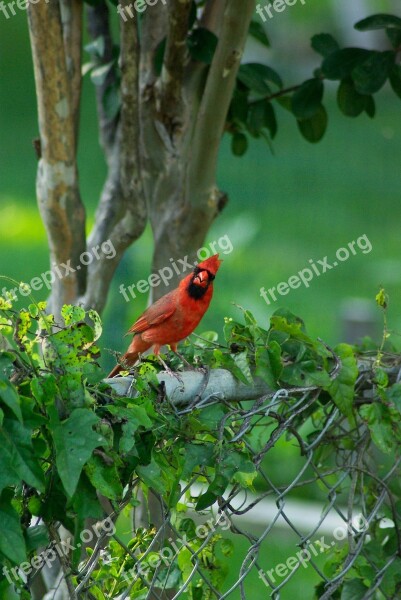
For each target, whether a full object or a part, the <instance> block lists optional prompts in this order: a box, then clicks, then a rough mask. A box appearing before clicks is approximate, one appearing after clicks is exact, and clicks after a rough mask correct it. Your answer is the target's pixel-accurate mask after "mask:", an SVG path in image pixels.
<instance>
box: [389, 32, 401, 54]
mask: <svg viewBox="0 0 401 600" xmlns="http://www.w3.org/2000/svg"><path fill="white" fill-rule="evenodd" d="M386 34H387V37H388V39H389V40H390V42H391V45H392V46H393V48H395V49H397V48H399V47H400V46H401V30H400V29H395V28H394V29H386Z"/></svg>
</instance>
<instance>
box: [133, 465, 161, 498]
mask: <svg viewBox="0 0 401 600" xmlns="http://www.w3.org/2000/svg"><path fill="white" fill-rule="evenodd" d="M136 472H137V474H138V476H139V477H140V479H142V481H143V482H144V483H145V485H147V486H148V487H149V488H151V489H153V490H154V491H155V492H157V493H158V494H165V493H166V486H165V483H164V481H163V478H162V472H161V469H160V467H159V465H158V464H157V463H156V462H155V460H154V458H153V457H152V461H151V463H150V464H149V465H147V466H145V467H144V466H142V465H141V466H138V467H137V468H136Z"/></svg>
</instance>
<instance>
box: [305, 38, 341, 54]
mask: <svg viewBox="0 0 401 600" xmlns="http://www.w3.org/2000/svg"><path fill="white" fill-rule="evenodd" d="M311 42H312V43H311V45H312V48H313V49H314V50H315V51H316V52H318V53H319V54H321V55H322V56H324V57H325V58H326V57H327V56H330V54H333V52H335V51H336V50H339V49H340V46H339V45H338V43H337V42H336V40H335V39H334V38H333V36H332V35H330V34H329V33H319V34H317V35H314V36H313V37H312V41H311Z"/></svg>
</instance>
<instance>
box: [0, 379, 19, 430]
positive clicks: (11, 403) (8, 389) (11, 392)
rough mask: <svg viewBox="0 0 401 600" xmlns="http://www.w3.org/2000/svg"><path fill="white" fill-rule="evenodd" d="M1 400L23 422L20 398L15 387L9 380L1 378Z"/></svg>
mask: <svg viewBox="0 0 401 600" xmlns="http://www.w3.org/2000/svg"><path fill="white" fill-rule="evenodd" d="M0 400H1V401H2V402H4V404H5V405H6V406H8V408H9V409H10V410H11V411H12V412H13V413H14V415H15V416H16V417H17V419H18V421H19V422H20V423H22V413H21V406H20V399H19V396H18V393H17V391H16V389H15V387H14V386H13V385H12V384H11V383H9V382H8V381H3V380H1V379H0Z"/></svg>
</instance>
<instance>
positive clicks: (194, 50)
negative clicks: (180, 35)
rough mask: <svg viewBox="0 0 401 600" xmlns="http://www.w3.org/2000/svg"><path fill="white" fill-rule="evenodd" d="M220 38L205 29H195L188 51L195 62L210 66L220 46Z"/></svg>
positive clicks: (190, 37)
mask: <svg viewBox="0 0 401 600" xmlns="http://www.w3.org/2000/svg"><path fill="white" fill-rule="evenodd" d="M218 41H219V40H218V37H217V36H216V35H215V34H214V33H212V32H211V31H209V30H208V29H204V28H203V27H198V28H197V29H194V30H193V31H192V33H191V35H190V36H189V38H188V49H189V53H190V55H191V57H192V58H193V60H197V61H199V62H203V63H206V64H207V65H210V63H211V62H212V60H213V56H214V53H215V51H216V48H217V44H218Z"/></svg>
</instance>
